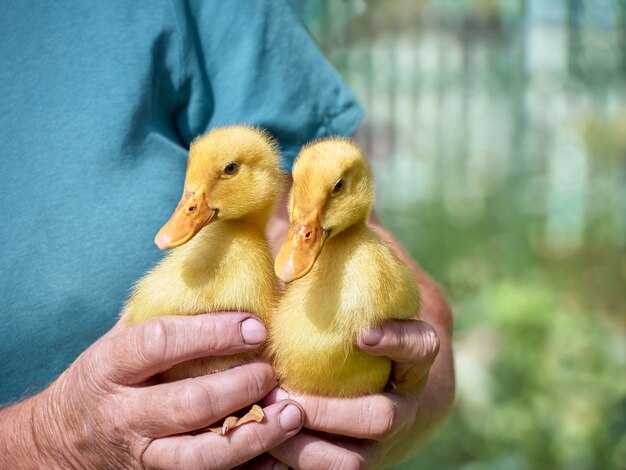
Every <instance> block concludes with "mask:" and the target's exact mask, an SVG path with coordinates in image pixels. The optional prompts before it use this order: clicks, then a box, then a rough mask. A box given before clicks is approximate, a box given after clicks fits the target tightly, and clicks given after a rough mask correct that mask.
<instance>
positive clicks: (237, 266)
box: [123, 126, 283, 381]
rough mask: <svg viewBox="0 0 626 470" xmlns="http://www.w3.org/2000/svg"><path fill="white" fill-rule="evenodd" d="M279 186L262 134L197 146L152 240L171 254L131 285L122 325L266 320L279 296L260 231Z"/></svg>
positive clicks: (198, 364)
mask: <svg viewBox="0 0 626 470" xmlns="http://www.w3.org/2000/svg"><path fill="white" fill-rule="evenodd" d="M282 181H283V175H282V173H281V170H280V166H279V162H278V150H277V145H276V144H275V142H274V141H273V140H272V139H271V138H270V137H269V135H268V134H266V133H265V132H264V131H262V130H260V129H257V128H253V127H247V126H232V127H224V128H218V129H214V130H212V131H210V132H209V133H208V134H206V135H204V136H202V137H199V138H197V139H196V140H194V142H193V143H192V144H191V148H190V151H189V160H188V164H187V174H186V177H185V186H184V191H183V195H182V198H181V200H180V202H179V204H178V206H177V207H176V210H175V211H174V213H173V215H172V216H171V218H170V219H169V220H168V222H167V223H166V224H165V225H164V226H163V227H162V228H161V230H160V231H159V232H158V234H157V235H156V238H155V243H156V244H157V246H158V247H159V248H160V249H162V250H165V249H168V248H176V249H174V250H172V251H171V252H170V253H169V254H168V255H167V256H166V257H165V258H164V259H163V260H162V261H161V262H160V263H159V264H158V265H157V266H156V267H155V268H154V269H153V270H152V271H150V272H149V273H148V274H147V275H146V276H145V277H143V278H142V279H141V280H140V281H139V282H138V283H137V284H136V285H135V287H134V289H133V291H132V294H131V296H130V298H129V299H128V301H127V303H126V306H125V308H124V310H123V312H124V313H123V317H124V319H125V320H126V323H127V324H129V325H135V324H138V323H141V322H144V321H147V320H149V319H151V318H154V317H158V316H161V315H194V314H199V313H210V312H218V311H244V312H252V313H255V314H256V315H258V316H259V317H260V318H261V319H262V320H263V321H264V322H268V321H269V317H270V313H271V312H272V310H273V309H274V307H275V304H276V300H277V293H278V290H277V281H276V279H275V277H274V273H273V269H272V268H273V262H274V261H273V256H272V253H271V249H270V245H269V243H268V241H267V238H266V236H265V227H266V225H267V222H268V220H269V217H270V215H271V212H272V210H273V207H274V204H275V201H276V199H277V196H278V193H279V191H280V189H281V186H282ZM258 354H259V353H258V352H252V353H244V354H238V355H234V356H222V357H209V358H203V359H196V360H192V361H188V362H185V363H183V364H179V365H177V366H175V367H174V368H172V369H171V370H169V371H167V372H165V373H163V374H161V377H162V378H163V379H164V380H165V381H172V380H178V379H181V378H187V377H196V376H199V375H204V374H209V373H214V372H217V371H221V370H226V369H230V368H232V367H235V366H236V365H239V364H241V363H244V362H247V361H248V360H250V359H251V358H252V357H255V356H257V355H258Z"/></svg>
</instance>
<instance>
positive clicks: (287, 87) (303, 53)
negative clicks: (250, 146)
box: [172, 0, 363, 170]
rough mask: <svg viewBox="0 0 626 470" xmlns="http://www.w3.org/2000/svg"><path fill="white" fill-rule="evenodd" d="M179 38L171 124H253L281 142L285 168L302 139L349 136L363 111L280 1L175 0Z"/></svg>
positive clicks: (197, 129)
mask: <svg viewBox="0 0 626 470" xmlns="http://www.w3.org/2000/svg"><path fill="white" fill-rule="evenodd" d="M172 5H173V6H174V10H175V13H176V16H177V22H178V24H179V29H180V31H179V32H180V34H181V37H182V46H181V51H180V55H181V64H180V68H181V76H180V83H179V95H180V103H181V109H180V111H179V114H178V116H177V126H178V129H179V132H180V134H181V137H182V138H183V140H185V141H186V142H189V141H190V140H191V139H193V137H195V136H196V135H198V134H201V133H204V132H206V131H207V130H208V129H210V128H213V127H218V126H225V125H231V124H251V125H258V126H261V127H263V128H265V129H267V130H269V131H270V132H271V133H272V134H273V135H274V136H275V137H276V138H277V139H278V141H279V143H280V147H281V153H282V155H283V157H284V160H283V167H284V168H285V169H287V170H290V169H291V164H292V162H293V159H294V158H295V157H296V155H297V153H298V152H299V150H300V147H301V146H302V145H304V144H305V143H307V142H309V141H311V140H313V139H316V138H320V137H325V136H329V135H341V136H349V135H351V134H352V133H353V132H354V131H355V129H356V127H357V126H358V124H359V122H360V121H361V119H362V118H363V109H362V108H361V106H360V105H359V103H358V102H357V100H356V98H355V97H354V95H353V93H352V92H351V90H350V89H349V88H348V86H347V85H346V84H345V83H344V82H343V81H342V79H341V78H340V77H339V75H338V74H337V72H336V71H335V70H334V69H333V67H332V66H331V65H330V64H329V63H328V61H327V60H326V59H325V58H324V56H323V54H322V53H321V52H320V50H319V49H318V48H317V46H316V45H315V43H314V41H313V39H312V38H311V36H310V35H309V33H308V31H307V30H306V28H305V26H304V25H303V23H302V21H301V20H300V18H299V17H298V16H297V15H296V14H295V13H294V11H293V10H292V9H291V7H290V5H289V4H288V2H287V1H286V0H255V1H249V0H228V1H218V0H215V1H206V0H186V1H184V2H173V3H172Z"/></svg>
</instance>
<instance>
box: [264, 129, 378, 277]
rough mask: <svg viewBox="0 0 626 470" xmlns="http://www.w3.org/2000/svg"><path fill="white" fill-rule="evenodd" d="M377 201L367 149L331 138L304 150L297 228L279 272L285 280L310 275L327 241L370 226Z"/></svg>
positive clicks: (295, 198)
mask: <svg viewBox="0 0 626 470" xmlns="http://www.w3.org/2000/svg"><path fill="white" fill-rule="evenodd" d="M373 203H374V179H373V176H372V172H371V170H370V168H369V165H368V164H367V161H366V160H365V158H364V157H363V153H362V152H361V149H360V148H359V147H358V146H357V145H355V144H354V143H352V142H351V141H349V140H345V139H339V138H330V139H323V140H319V141H316V142H314V143H312V144H310V145H308V146H306V147H304V148H303V149H302V151H301V152H300V155H298V158H297V159H296V161H295V163H294V166H293V186H292V189H291V193H290V195H289V206H288V209H289V218H290V222H291V226H290V228H289V233H288V235H287V240H286V241H285V243H284V244H283V246H282V248H281V249H280V252H279V253H278V256H277V258H276V263H275V266H274V270H275V272H276V275H277V276H278V277H279V278H280V279H282V280H283V281H284V282H291V281H293V280H295V279H299V278H301V277H303V276H305V275H306V274H307V273H308V272H309V271H310V270H311V268H312V267H313V265H314V264H315V261H316V260H317V257H318V256H319V254H320V252H321V251H322V248H323V246H324V243H325V242H326V240H327V239H329V238H331V237H334V236H337V235H338V234H340V233H341V232H343V231H344V230H346V229H348V228H349V227H352V226H354V225H356V224H360V223H365V220H366V219H367V216H368V214H369V212H370V210H371V208H372V204H373Z"/></svg>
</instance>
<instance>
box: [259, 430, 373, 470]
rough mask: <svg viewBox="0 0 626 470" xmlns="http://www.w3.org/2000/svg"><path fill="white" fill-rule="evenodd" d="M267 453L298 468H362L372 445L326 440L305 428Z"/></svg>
mask: <svg viewBox="0 0 626 470" xmlns="http://www.w3.org/2000/svg"><path fill="white" fill-rule="evenodd" d="M269 452H270V454H271V455H273V456H274V457H275V458H276V459H278V460H279V461H281V462H284V463H285V464H286V465H288V466H289V467H293V468H297V469H299V470H318V469H320V468H324V469H326V468H327V469H333V470H335V469H336V470H342V469H357V468H364V467H365V465H366V463H367V462H368V460H369V459H370V458H371V455H370V454H371V453H372V452H373V447H372V446H370V445H367V444H348V443H339V442H338V441H337V442H329V441H327V440H325V439H321V438H319V437H316V436H312V435H310V434H308V433H306V431H302V432H300V433H299V434H297V435H296V436H294V437H292V438H291V439H289V440H288V441H286V442H284V443H282V444H281V445H279V446H276V447H274V448H273V449H271V450H270V451H269Z"/></svg>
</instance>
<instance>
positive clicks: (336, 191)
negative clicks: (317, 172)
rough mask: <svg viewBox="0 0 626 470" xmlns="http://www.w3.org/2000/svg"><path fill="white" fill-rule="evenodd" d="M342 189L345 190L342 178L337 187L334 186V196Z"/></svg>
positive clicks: (336, 184)
mask: <svg viewBox="0 0 626 470" xmlns="http://www.w3.org/2000/svg"><path fill="white" fill-rule="evenodd" d="M342 189H343V178H340V179H339V181H337V182H336V183H335V186H333V194H337V193H338V192H339V191H341V190H342Z"/></svg>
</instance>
